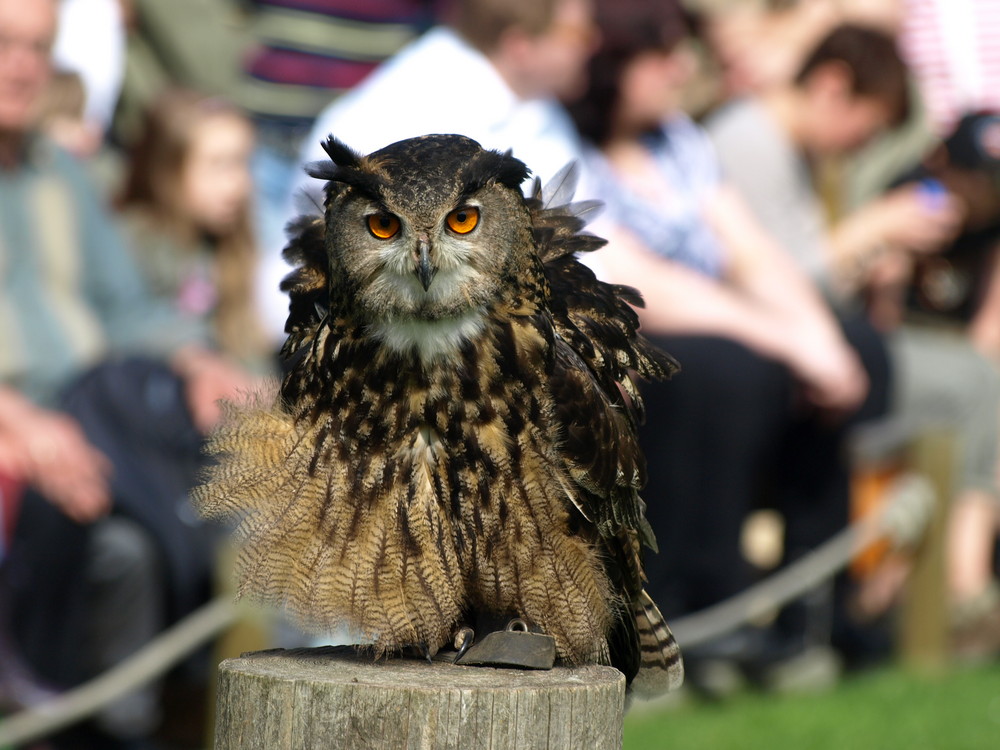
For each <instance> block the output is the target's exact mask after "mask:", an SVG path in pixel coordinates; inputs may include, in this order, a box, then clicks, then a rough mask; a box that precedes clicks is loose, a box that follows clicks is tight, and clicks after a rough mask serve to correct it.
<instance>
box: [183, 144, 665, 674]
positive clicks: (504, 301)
mask: <svg viewBox="0 0 1000 750" xmlns="http://www.w3.org/2000/svg"><path fill="white" fill-rule="evenodd" d="M324 147H325V150H326V152H327V153H328V154H329V156H330V159H331V160H330V161H328V162H319V163H316V164H313V165H311V166H310V170H311V174H312V175H313V176H314V177H317V178H320V179H324V180H327V184H326V193H325V194H326V200H325V215H324V216H322V217H302V218H300V219H299V220H297V221H296V222H294V223H293V225H292V227H291V228H290V231H291V235H292V239H291V241H290V243H289V245H288V246H287V247H286V249H285V251H284V252H285V257H286V259H287V260H288V261H289V262H290V263H291V264H292V265H293V266H294V267H295V270H294V271H293V272H292V273H291V274H290V275H289V276H288V277H287V278H286V279H285V280H284V281H283V282H282V289H283V290H284V291H286V292H287V293H288V295H289V298H290V303H289V315H288V320H287V324H286V333H287V334H288V338H287V340H286V342H285V344H284V347H283V349H282V356H283V358H284V361H285V363H286V372H287V375H286V376H285V378H284V380H283V382H282V383H281V386H280V393H279V394H278V395H277V397H276V398H275V399H274V402H273V403H267V402H266V401H264V402H261V403H257V404H255V405H253V406H252V407H244V408H242V409H241V410H235V409H232V408H231V409H230V413H229V415H228V418H227V420H226V422H225V424H224V426H223V427H222V428H221V429H220V430H219V431H218V432H217V434H215V435H214V437H213V438H212V440H211V441H210V452H211V453H213V454H215V457H216V461H215V463H214V466H213V467H212V468H211V469H210V473H209V475H208V477H207V482H206V483H205V484H204V485H203V486H202V487H200V488H199V489H198V491H197V492H196V502H197V504H198V505H199V507H200V509H201V510H202V512H203V513H204V514H205V515H207V516H210V517H225V518H230V519H235V521H236V529H237V538H238V540H239V548H240V552H239V556H238V562H237V577H238V580H239V591H240V593H241V594H247V595H250V596H252V597H254V598H256V599H258V600H262V601H264V602H267V603H271V604H276V605H279V606H283V607H285V608H286V609H287V610H288V611H289V612H290V613H292V614H293V615H294V616H295V617H296V618H297V619H298V621H299V622H300V624H301V625H303V627H306V628H310V629H315V630H319V631H323V630H329V629H331V628H332V627H335V626H346V627H348V628H349V629H350V630H351V631H352V632H353V633H355V634H356V635H357V636H359V637H360V639H362V640H364V641H367V642H369V643H370V644H371V648H372V649H373V650H374V652H375V653H376V655H383V654H387V653H393V652H397V651H400V650H402V649H404V648H405V647H409V646H418V647H420V648H421V649H423V650H424V652H425V653H428V654H434V653H435V652H437V651H438V650H439V649H441V648H443V647H444V646H447V645H448V644H450V643H452V642H453V638H454V635H455V633H456V631H457V630H459V629H462V628H465V627H466V626H469V627H471V628H472V631H473V632H474V631H475V623H476V622H477V621H486V620H488V619H489V618H490V617H492V618H493V619H494V620H499V621H503V620H505V619H507V618H519V619H520V620H522V621H523V622H524V623H526V624H527V626H528V627H530V628H531V629H532V630H536V631H540V632H542V633H545V634H548V635H550V636H551V637H552V638H554V641H555V650H556V654H557V657H558V658H559V660H560V661H561V662H563V663H566V664H571V665H575V664H583V663H603V664H612V665H614V666H616V667H618V668H619V669H620V670H621V671H622V672H624V674H625V675H626V678H627V679H628V681H629V683H630V684H631V685H632V686H633V687H634V688H635V689H636V690H637V691H639V692H658V691H660V690H665V689H669V688H670V687H672V686H674V685H676V684H679V682H680V680H681V675H682V666H681V659H680V654H679V652H678V649H677V646H676V643H675V642H674V639H673V637H672V635H671V634H670V631H669V629H668V628H667V626H666V624H665V623H664V621H663V618H662V617H661V615H660V613H659V611H658V610H657V608H656V606H655V604H654V603H653V602H652V601H651V600H650V598H649V596H648V595H647V594H646V593H645V591H644V590H643V587H642V586H643V580H644V576H643V570H642V557H641V555H642V547H643V545H644V544H645V545H647V546H650V547H652V546H653V545H654V540H653V535H652V531H651V529H650V527H649V525H648V524H647V522H646V520H645V518H644V508H645V506H644V504H643V501H642V500H641V499H640V497H639V489H640V487H641V486H642V484H643V481H644V462H643V457H642V455H641V452H640V449H639V446H638V443H637V438H636V424H637V422H638V420H639V419H640V418H641V417H642V400H641V397H640V394H639V392H638V388H637V383H636V374H638V375H639V376H642V377H645V378H663V377H666V376H668V375H669V374H670V372H671V371H672V370H673V369H674V363H673V360H672V359H671V358H670V357H669V356H668V355H666V354H664V353H662V352H660V351H659V350H657V349H655V348H654V347H653V346H651V345H650V344H649V343H648V342H647V341H646V340H644V339H643V338H642V337H641V336H639V335H638V334H637V328H638V317H637V316H636V313H635V311H634V310H633V309H632V307H631V306H633V305H634V306H638V305H641V298H640V296H639V294H638V293H637V292H636V291H635V290H633V289H631V288H627V287H623V286H613V285H610V284H607V283H604V282H601V281H599V280H597V279H596V278H595V276H594V274H593V272H592V271H590V270H589V269H588V268H587V267H586V266H585V265H583V264H581V263H580V262H579V261H578V260H577V259H576V254H577V253H580V252H589V251H592V250H594V249H596V248H598V247H600V246H601V245H603V244H604V241H603V240H601V239H599V238H597V237H596V236H594V235H590V234H587V233H584V232H582V231H581V230H582V228H583V226H584V223H585V221H584V218H582V217H583V216H584V215H586V214H589V213H591V212H592V210H593V209H594V208H595V205H594V204H592V203H579V204H566V205H558V204H560V203H562V202H563V200H564V199H567V198H568V195H569V194H571V192H572V184H573V182H574V181H575V180H574V178H573V174H572V170H569V171H567V172H565V173H564V174H563V175H562V182H563V185H562V187H561V188H559V189H557V190H556V194H555V195H554V196H551V197H549V196H547V195H546V196H545V198H548V200H545V198H543V194H542V191H541V189H540V187H539V186H538V182H537V180H536V182H535V188H534V192H533V194H532V195H531V197H529V198H525V197H524V195H523V193H522V192H521V190H520V185H521V184H522V183H523V182H524V181H525V179H526V178H527V176H528V169H527V167H526V166H525V165H524V164H523V163H522V162H520V161H518V160H517V159H516V158H514V157H512V156H511V155H510V153H509V152H508V153H500V152H497V151H491V150H486V149H483V148H482V147H481V146H480V145H479V144H478V143H476V142H475V141H473V140H471V139H469V138H466V137H463V136H458V135H428V136H423V137H419V138H413V139H409V140H404V141H400V142H399V143H395V144H393V145H391V146H387V147H386V148H383V149H381V150H379V151H376V152H374V153H371V154H369V155H367V156H362V155H359V154H357V153H355V152H354V151H352V150H351V149H350V148H349V147H347V146H346V145H345V144H343V143H341V142H339V141H337V140H336V139H335V138H333V137H332V136H331V137H330V138H329V139H328V140H327V142H326V143H325V144H324ZM546 192H548V190H546ZM478 635H479V634H477V636H478Z"/></svg>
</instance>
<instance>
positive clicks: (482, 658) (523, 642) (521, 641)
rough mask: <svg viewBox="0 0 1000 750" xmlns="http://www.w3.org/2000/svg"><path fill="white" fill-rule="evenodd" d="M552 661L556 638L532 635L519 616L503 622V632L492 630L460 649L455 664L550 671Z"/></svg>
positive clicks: (554, 658) (554, 653)
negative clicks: (473, 643) (470, 644)
mask: <svg viewBox="0 0 1000 750" xmlns="http://www.w3.org/2000/svg"><path fill="white" fill-rule="evenodd" d="M555 660H556V639H555V638H553V637H552V636H551V635H546V634H544V633H533V632H531V630H529V628H528V624H527V623H526V622H525V621H524V620H522V619H521V618H520V617H517V618H514V619H513V620H511V621H510V622H508V623H507V627H506V628H505V629H504V630H495V631H493V632H492V633H487V634H486V636H485V637H484V638H483V639H482V640H481V641H479V642H478V643H476V644H475V645H473V646H472V647H471V648H469V647H467V648H466V649H463V653H462V654H461V655H460V656H459V657H458V658H456V659H455V663H456V664H461V665H463V666H482V667H519V668H521V669H552V667H553V665H554V664H555Z"/></svg>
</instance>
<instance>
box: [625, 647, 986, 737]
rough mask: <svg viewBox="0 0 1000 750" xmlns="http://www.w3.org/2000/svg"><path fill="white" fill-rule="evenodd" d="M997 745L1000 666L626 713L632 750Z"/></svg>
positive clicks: (886, 675)
mask: <svg viewBox="0 0 1000 750" xmlns="http://www.w3.org/2000/svg"><path fill="white" fill-rule="evenodd" d="M661 748H662V749H663V750H704V749H706V748H708V749H711V750H730V749H731V748H732V749H737V750H742V749H746V750H757V749H758V748H759V749H760V750H784V748H796V749H798V748H802V750H824V749H825V748H830V749H831V750H832V749H833V748H836V749H837V750H894V749H895V748H906V749H907V750H938V749H939V748H940V750H980V749H983V750H987V749H988V750H994V749H997V748H1000V664H997V665H991V666H988V667H979V668H976V669H967V670H955V671H952V672H951V673H949V674H947V675H943V676H939V677H921V676H915V675H913V674H908V673H905V672H903V671H901V670H885V671H879V672H874V673H870V674H865V675H860V676H855V677H850V678H847V679H845V680H844V682H843V683H841V684H840V685H839V686H838V687H836V688H834V689H832V690H829V691H827V692H824V693H821V694H815V695H791V696H774V695H765V694H761V693H755V692H747V693H744V694H740V695H738V696H736V697H734V698H731V699H729V700H726V701H724V702H721V703H706V702H701V701H697V700H691V701H686V702H684V703H683V704H682V705H680V706H677V707H674V708H667V709H663V710H658V711H652V712H651V711H648V710H647V711H643V710H642V708H641V707H640V708H639V710H637V711H633V712H631V713H630V715H629V716H628V717H627V718H626V720H625V750H660V749H661Z"/></svg>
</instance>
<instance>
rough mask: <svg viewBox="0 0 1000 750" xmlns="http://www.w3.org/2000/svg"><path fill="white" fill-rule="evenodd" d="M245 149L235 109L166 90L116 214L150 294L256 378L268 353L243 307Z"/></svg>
mask: <svg viewBox="0 0 1000 750" xmlns="http://www.w3.org/2000/svg"><path fill="white" fill-rule="evenodd" d="M252 149H253V129H252V126H251V124H250V122H249V120H248V119H247V117H246V116H245V115H244V114H243V113H242V112H241V111H240V110H239V109H238V108H237V107H235V106H234V105H232V104H230V103H228V102H226V101H224V100H222V99H218V98H215V97H208V96H204V95H201V94H198V93H195V92H192V91H187V90H179V89H178V90H172V91H168V92H166V93H164V94H163V95H162V96H160V97H159V98H158V99H157V100H156V101H155V102H154V103H153V105H152V106H151V108H150V110H149V112H148V114H147V118H146V123H145V127H144V129H143V133H142V136H141V137H140V138H139V140H138V142H137V143H136V145H135V147H134V149H133V151H132V155H131V159H130V162H129V167H128V174H127V176H126V178H125V182H124V188H123V190H122V193H121V196H120V198H119V201H118V206H119V208H120V209H121V211H122V214H123V219H124V223H125V228H126V230H127V233H128V235H129V238H130V240H131V242H130V245H131V248H132V250H133V252H134V254H135V257H136V259H137V261H138V265H139V267H140V269H141V270H142V271H143V273H144V275H145V277H146V282H147V285H148V286H149V287H150V288H151V290H152V291H153V293H154V294H156V295H159V296H161V297H163V298H165V299H168V300H170V301H171V302H172V304H173V305H174V307H175V308H176V309H177V311H178V312H180V313H181V314H182V315H184V316H186V317H189V318H195V319H200V320H201V321H202V322H203V324H204V325H205V326H206V327H207V328H208V334H209V337H210V338H211V339H212V340H214V341H215V343H216V345H217V346H218V348H219V349H220V350H221V351H222V352H223V353H224V354H227V355H229V356H231V357H233V358H234V359H236V360H238V361H239V362H240V363H241V364H243V365H246V366H249V367H251V368H252V369H254V370H256V371H261V370H263V369H266V368H267V365H268V363H269V357H268V355H269V351H268V347H267V344H266V341H265V337H264V335H263V332H262V330H261V327H260V324H259V322H258V319H257V314H256V311H255V310H254V307H253V298H252V284H253V276H254V267H255V263H256V250H255V245H254V237H253V234H252V231H251V225H250V197H251V191H252V181H251V177H250V167H249V163H250V155H251V152H252Z"/></svg>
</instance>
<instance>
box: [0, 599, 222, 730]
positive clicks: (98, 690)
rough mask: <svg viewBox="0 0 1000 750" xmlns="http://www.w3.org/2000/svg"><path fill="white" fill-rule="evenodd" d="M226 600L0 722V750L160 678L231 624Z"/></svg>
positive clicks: (79, 717)
mask: <svg viewBox="0 0 1000 750" xmlns="http://www.w3.org/2000/svg"><path fill="white" fill-rule="evenodd" d="M231 599H232V597H231V595H229V594H226V595H225V596H222V597H219V598H217V599H215V600H213V601H211V602H209V603H208V604H206V605H204V606H203V607H202V608H201V609H198V610H196V611H195V612H193V613H191V614H190V615H188V616H187V617H185V618H184V619H183V620H181V621H180V622H178V623H177V624H176V625H174V626H173V627H171V628H170V629H169V630H166V631H164V632H163V633H161V634H160V635H159V636H157V637H156V638H155V639H154V640H152V641H150V642H149V643H148V644H146V645H145V646H144V647H143V648H141V649H139V650H138V651H137V652H135V654H133V655H132V656H130V657H129V658H128V659H126V660H125V661H123V662H122V663H121V664H118V665H116V666H115V667H112V668H111V669H109V670H108V671H107V672H105V673H104V674H102V675H100V676H99V677H95V678H94V679H93V680H91V681H90V682H87V683H85V684H83V685H81V686H79V687H77V688H74V689H73V690H70V691H68V692H66V693H64V694H62V695H60V696H59V697H58V698H55V699H54V700H52V701H50V702H48V703H45V704H43V705H41V706H37V707H35V708H30V709H28V710H26V711H22V712H21V713H18V714H15V715H13V716H11V717H9V718H6V719H3V720H2V721H0V747H6V746H14V747H16V746H18V745H23V744H27V743H29V742H33V741H35V740H37V739H40V738H42V737H46V736H48V735H50V734H53V733H55V732H57V731H59V730H60V729H63V728H65V727H68V726H69V725H71V724H74V723H76V722H78V721H81V720H83V719H86V718H87V717H89V716H92V715H93V714H94V713H96V712H97V711H99V710H100V709H101V708H103V707H104V706H106V705H108V704H109V703H111V702H112V701H114V700H116V699H118V698H120V697H121V696H122V695H124V694H125V693H127V692H128V691H129V690H133V689H135V688H137V687H139V686H140V685H142V684H144V683H146V682H148V681H150V680H151V679H153V678H154V677H157V676H159V675H161V674H163V673H164V672H166V671H167V670H168V669H170V667H172V666H173V665H174V664H176V663H177V662H179V661H180V660H181V659H183V658H184V657H186V656H187V655H188V654H190V653H192V652H193V651H194V650H195V649H197V648H198V647H199V646H201V645H202V644H203V643H205V642H206V641H208V640H209V639H210V638H212V637H213V636H215V635H217V634H218V633H220V632H221V631H223V630H224V629H225V628H227V627H229V626H230V625H231V624H232V623H233V622H234V621H235V619H236V617H237V615H238V612H239V610H238V608H237V607H236V605H234V604H233V603H232V600H231Z"/></svg>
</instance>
